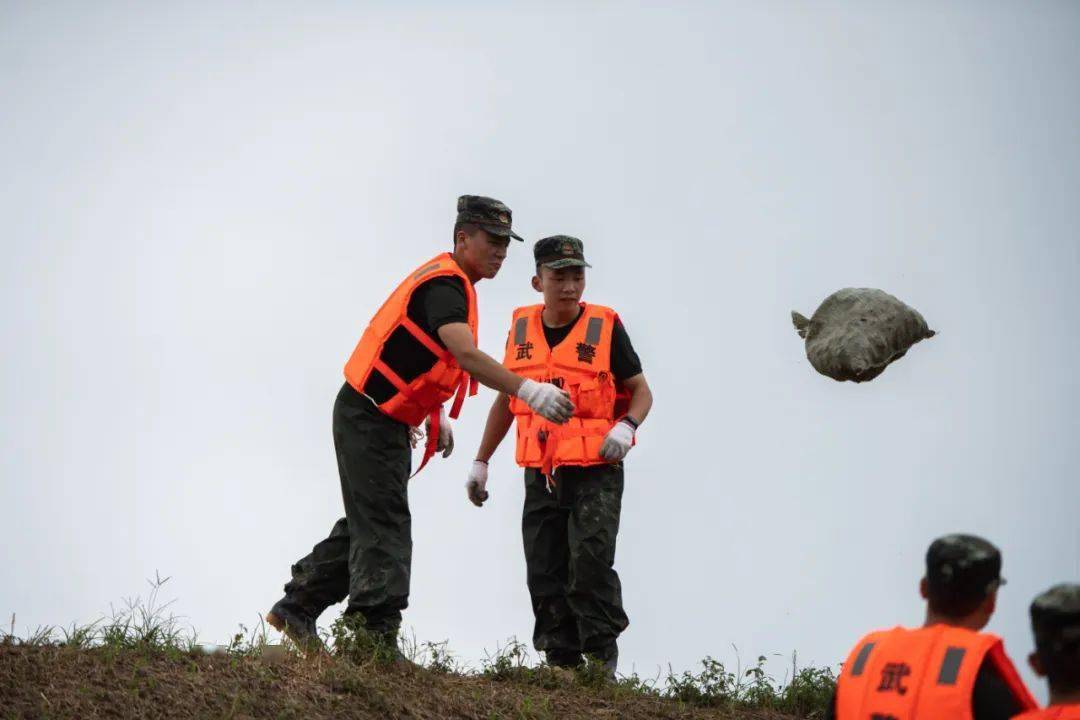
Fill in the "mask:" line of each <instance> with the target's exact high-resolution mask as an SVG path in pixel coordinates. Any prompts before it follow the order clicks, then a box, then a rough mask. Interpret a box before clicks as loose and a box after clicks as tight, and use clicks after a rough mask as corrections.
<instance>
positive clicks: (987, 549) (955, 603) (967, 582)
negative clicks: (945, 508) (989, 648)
mask: <svg viewBox="0 0 1080 720" xmlns="http://www.w3.org/2000/svg"><path fill="white" fill-rule="evenodd" d="M1004 584H1005V579H1004V578H1003V577H1001V551H1000V550H998V549H997V548H996V547H995V546H994V545H993V544H992V543H991V542H989V541H988V540H984V539H983V538H981V537H977V536H975V535H962V534H956V535H946V536H944V537H940V538H938V539H937V540H935V541H934V542H933V543H931V545H930V548H929V549H928V550H927V551H926V580H925V586H924V597H926V599H927V600H928V601H929V605H930V609H931V611H932V612H934V613H936V614H938V615H941V616H943V617H947V618H960V617H965V616H967V615H969V614H970V613H972V612H974V611H975V610H976V609H977V608H978V607H979V606H980V605H981V604H983V603H984V601H985V600H986V599H987V598H988V597H989V596H990V595H991V594H992V593H994V592H996V591H997V589H998V588H999V587H1001V586H1002V585H1004ZM990 612H993V609H992V608H991V609H990ZM989 619H990V618H989V615H987V620H989Z"/></svg>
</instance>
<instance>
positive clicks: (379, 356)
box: [345, 253, 479, 472]
mask: <svg viewBox="0 0 1080 720" xmlns="http://www.w3.org/2000/svg"><path fill="white" fill-rule="evenodd" d="M438 277H458V278H461V281H462V284H463V285H464V286H465V296H466V298H467V299H468V303H469V327H470V328H471V329H472V334H473V341H474V342H475V341H476V339H477V332H478V327H479V325H478V312H477V305H476V291H475V290H474V289H473V284H472V282H471V281H470V280H469V278H468V276H466V275H465V273H464V272H462V270H461V268H460V267H458V264H457V263H456V262H455V261H454V258H453V256H452V255H450V253H443V254H441V255H437V256H436V257H434V258H432V259H431V260H430V261H428V262H426V263H424V264H423V265H421V266H420V267H419V268H417V269H416V270H414V271H413V272H412V273H410V274H409V275H408V277H406V278H405V280H404V281H402V283H401V284H400V285H398V287H397V289H396V290H394V292H393V293H391V295H390V297H389V298H388V299H387V300H386V302H384V303H383V305H382V307H381V308H379V311H378V312H377V313H375V317H374V318H372V320H371V322H370V323H369V324H368V326H367V329H366V330H364V334H363V336H362V337H361V338H360V342H359V343H357V345H356V349H355V350H353V353H352V356H351V357H350V358H349V361H348V362H347V363H345V379H346V380H347V381H348V383H349V384H350V385H352V386H353V388H355V389H356V391H357V392H359V393H363V392H364V386H365V385H366V384H367V382H368V379H369V378H370V377H371V376H372V374H373V373H378V374H379V375H381V376H382V377H384V378H385V379H386V380H387V381H388V382H389V383H390V384H391V385H392V386H393V387H394V389H395V392H394V394H393V395H392V396H391V397H390V398H389V399H388V400H385V401H384V402H382V403H381V404H379V403H377V404H376V406H377V407H378V408H379V410H380V411H382V412H383V413H384V414H385V415H388V416H390V417H392V418H393V419H395V420H397V421H399V422H403V423H405V424H406V425H408V426H410V427H416V426H418V425H420V423H421V422H423V421H424V418H430V426H429V429H428V442H427V446H426V448H425V452H424V460H423V462H422V463H421V464H420V468H419V469H417V471H416V472H420V469H422V468H423V467H424V465H426V464H427V461H428V460H430V459H431V456H432V455H434V454H435V446H436V445H437V444H438V439H439V414H440V411H441V409H442V406H443V403H445V402H446V401H447V400H449V399H450V398H455V400H454V404H453V406H452V408H451V410H450V417H452V418H456V417H458V414H459V413H460V412H461V406H462V403H463V402H464V400H465V395H466V393H468V394H469V395H475V394H476V381H475V380H471V379H470V377H469V374H468V373H466V372H465V371H463V370H462V369H461V368H460V367H459V366H458V364H457V361H456V360H455V359H454V356H453V354H452V353H451V352H450V351H449V350H447V349H446V348H444V347H442V346H441V345H439V343H437V342H436V341H435V340H434V339H433V338H432V337H431V336H430V335H428V334H427V333H426V332H424V330H423V329H422V328H421V327H420V326H419V325H417V324H416V323H415V322H413V321H412V320H411V319H410V318H409V316H408V309H409V299H410V298H411V297H412V294H413V292H415V291H416V289H417V288H418V287H419V286H420V285H421V284H422V283H425V282H427V281H429V280H433V279H435V278H438ZM401 333H406V334H407V335H411V336H412V337H413V338H415V339H416V341H417V342H419V343H420V344H421V345H423V346H424V347H425V348H427V349H428V350H429V351H430V352H431V353H432V355H434V356H435V362H434V364H433V365H432V367H431V369H430V370H428V371H427V372H424V373H421V374H420V375H419V376H417V377H415V378H413V379H412V380H410V381H408V382H406V381H405V380H403V379H402V378H401V376H400V375H399V374H398V373H397V372H396V371H395V369H394V367H392V366H391V365H390V364H388V360H389V362H393V358H388V356H387V353H386V344H387V342H388V341H390V340H391V339H392V338H395V337H399V336H400V334H401ZM372 402H374V400H372Z"/></svg>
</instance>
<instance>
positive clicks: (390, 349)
mask: <svg viewBox="0 0 1080 720" xmlns="http://www.w3.org/2000/svg"><path fill="white" fill-rule="evenodd" d="M406 312H407V314H408V316H409V319H410V320H412V321H413V322H414V323H416V324H417V325H419V326H420V328H421V329H422V330H423V331H424V332H425V333H427V334H428V336H429V337H430V338H431V339H432V340H434V341H435V342H436V343H437V344H438V345H439V347H442V348H445V347H446V344H445V343H444V342H443V341H442V340H441V339H440V338H439V328H441V327H442V326H443V325H449V324H450V323H459V322H460V323H467V322H469V300H468V298H467V297H466V296H465V285H464V283H463V282H462V280H461V278H459V277H456V276H450V277H446V276H444V277H437V278H433V279H431V280H428V281H427V282H424V283H421V284H420V286H419V287H418V288H416V290H414V291H413V294H412V297H411V298H409V307H408V309H407V311H406ZM384 358H385V361H386V364H387V365H389V366H390V367H391V368H393V370H394V372H396V373H397V374H398V375H399V376H400V377H401V379H402V380H404V381H405V382H407V383H408V382H412V381H413V380H415V379H416V378H417V377H419V376H420V375H422V374H423V373H426V372H427V371H428V370H430V369H431V368H432V366H434V365H435V362H436V360H437V359H438V358H436V357H435V354H434V353H433V352H431V351H430V350H428V349H427V347H425V346H424V344H423V343H421V342H420V341H419V340H417V339H416V338H415V337H413V335H412V333H410V332H409V331H408V330H406V329H405V328H398V329H397V330H395V331H394V332H393V333H392V334H391V335H390V337H389V339H387V341H386V354H385V356H384ZM395 392H397V390H396V388H395V387H394V386H393V384H391V382H390V381H389V380H387V379H386V378H385V377H383V375H382V373H380V372H379V371H378V370H372V371H371V376H370V377H369V378H368V381H367V383H366V384H365V385H364V394H365V395H367V396H368V397H370V398H371V399H372V400H374V401H375V403H376V404H380V405H381V404H382V403H384V402H386V401H387V400H389V399H390V398H391V397H393V395H394V393H395Z"/></svg>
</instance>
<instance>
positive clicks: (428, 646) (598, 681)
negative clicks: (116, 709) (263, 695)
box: [0, 576, 836, 718]
mask: <svg viewBox="0 0 1080 720" xmlns="http://www.w3.org/2000/svg"><path fill="white" fill-rule="evenodd" d="M168 580H169V578H161V577H160V576H156V577H155V578H154V579H153V580H150V581H149V583H150V592H149V594H148V595H147V596H146V598H145V599H143V598H140V597H135V598H131V599H128V600H125V601H124V602H123V604H122V605H121V606H120V607H119V609H116V608H112V609H110V613H109V615H108V616H105V617H102V618H100V619H98V620H96V621H94V622H92V623H89V624H86V625H77V624H72V625H70V626H67V627H53V626H40V627H38V628H36V629H34V630H32V631H28V632H27V633H26V635H24V636H22V637H18V636H16V635H15V618H14V617H13V618H12V623H11V630H10V631H8V632H4V631H2V630H0V644H6V645H21V646H38V647H41V646H62V647H67V648H73V649H91V648H103V649H105V650H106V651H112V652H116V651H138V652H145V653H165V654H168V655H171V656H182V655H191V654H205V652H206V648H205V647H204V646H201V645H200V644H199V642H198V639H197V635H196V633H195V631H194V629H193V628H190V627H187V626H185V625H184V624H183V623H182V622H181V618H179V617H178V616H176V615H174V614H173V613H172V612H171V607H172V605H173V602H174V601H169V602H162V601H161V591H162V589H163V588H164V587H165V586H166V584H167V583H168ZM322 639H323V642H324V644H325V645H326V647H327V648H328V649H329V651H330V652H331V654H332V655H333V656H335V657H337V658H339V659H341V660H344V661H346V662H347V663H348V664H349V665H360V666H377V665H386V664H391V663H402V662H407V663H410V664H413V665H416V666H419V667H421V668H424V669H425V670H426V671H428V672H432V673H437V674H442V675H457V676H473V677H476V676H479V677H483V678H485V679H487V680H489V681H491V682H496V683H513V684H516V685H519V686H528V687H535V688H537V689H539V690H555V689H559V688H570V687H573V688H575V689H576V690H577V691H579V692H595V693H600V694H602V695H603V696H604V697H606V698H608V699H619V698H625V697H631V696H636V697H647V698H651V699H655V700H664V701H670V702H673V703H676V704H678V705H680V706H689V707H700V708H722V709H731V710H774V711H777V712H782V713H787V714H790V715H795V716H798V717H803V718H817V717H821V716H823V715H824V712H825V709H826V706H827V704H828V702H829V700H830V699H831V697H832V694H833V692H834V690H835V687H836V677H835V675H834V673H833V671H832V670H831V669H830V668H819V667H802V668H800V667H798V663H797V657H796V656H794V655H793V656H792V664H791V668H790V670H789V671H788V672H786V673H785V677H784V678H782V679H780V680H777V679H775V678H773V677H772V676H770V675H769V674H768V672H767V670H766V657H765V656H759V657H758V658H757V662H756V663H755V664H754V665H753V666H751V667H750V668H748V669H746V670H743V669H742V668H741V664H738V665H737V667H736V668H735V669H734V670H731V669H729V668H727V667H726V666H725V665H724V664H723V663H722V662H720V661H719V660H716V659H714V658H712V657H706V658H705V659H704V660H702V661H701V669H700V670H699V671H696V672H693V671H690V670H686V671H683V672H680V673H676V672H675V671H674V670H672V669H671V667H670V666H669V668H668V672H667V674H666V676H662V674H658V675H657V676H656V677H655V678H645V679H643V678H641V677H639V676H638V675H637V673H633V674H631V675H622V676H620V677H619V678H618V679H617V680H615V681H614V682H612V681H610V680H608V679H607V677H606V676H605V674H604V671H603V668H602V665H601V663H598V662H593V661H587V662H586V663H584V664H583V665H581V666H580V667H578V668H576V669H574V670H566V669H562V668H554V667H551V666H548V665H546V664H544V663H541V662H538V661H535V660H534V659H533V657H532V656H531V654H530V652H529V648H528V647H527V646H526V645H525V644H524V643H522V642H519V641H517V640H516V639H511V640H509V641H508V642H507V644H506V645H504V646H500V647H497V648H496V650H495V652H493V653H487V654H486V655H485V657H484V659H483V660H482V661H481V663H480V666H479V668H472V667H470V666H468V665H465V664H463V663H461V662H460V661H459V660H458V659H457V658H456V657H455V656H454V654H453V653H452V652H451V650H450V649H449V643H448V641H445V640H444V641H442V642H422V643H421V642H418V641H417V640H416V638H415V636H413V637H408V636H402V637H401V638H399V647H400V652H399V650H398V647H392V646H391V647H388V646H387V645H386V644H385V643H383V642H380V640H379V639H378V638H377V637H376V636H372V635H370V634H369V633H367V632H366V630H365V629H364V627H363V623H362V620H361V619H359V618H358V617H356V616H351V617H341V618H339V619H338V620H336V621H335V622H334V623H333V625H332V626H331V628H330V631H329V632H328V633H324V634H323V637H322ZM269 644H270V643H269V639H268V634H267V628H266V626H265V624H264V623H263V622H262V621H261V619H260V621H259V623H258V624H257V625H255V626H254V627H253V628H252V629H250V630H249V629H248V628H247V627H246V626H244V625H241V626H240V628H239V631H238V632H237V633H236V634H235V635H234V636H233V637H232V639H231V640H230V642H229V643H228V645H226V646H217V647H216V649H215V651H214V652H215V653H216V654H219V655H223V656H225V657H227V658H230V659H231V660H232V661H234V662H240V661H242V660H244V659H246V658H251V657H258V656H259V655H260V654H262V653H263V651H264V650H265V649H266V647H267V646H268V645H269ZM286 644H288V643H287V641H286ZM289 647H290V652H292V653H299V650H298V649H296V648H292V647H291V646H289ZM736 657H738V652H737V650H736ZM325 673H326V677H325V681H326V682H327V683H328V684H330V685H331V686H333V687H340V689H341V690H343V691H348V692H351V693H355V694H358V695H361V696H371V697H375V693H373V692H372V691H371V689H370V688H368V687H366V686H364V687H361V686H360V685H363V684H364V683H365V682H367V681H366V680H364V679H363V677H362V676H358V675H356V674H350V673H349V672H347V669H345V670H343V669H342V668H340V667H339V668H335V666H334V665H333V664H330V665H328V666H327V667H326V669H325ZM357 683H360V685H357ZM546 703H549V701H548V700H546V699H544V698H543V697H542V696H539V697H537V698H532V697H531V696H529V695H526V696H525V698H524V700H523V701H522V706H521V707H520V708H519V712H520V717H523V718H544V717H549V716H550V712H551V708H550V705H549V704H546Z"/></svg>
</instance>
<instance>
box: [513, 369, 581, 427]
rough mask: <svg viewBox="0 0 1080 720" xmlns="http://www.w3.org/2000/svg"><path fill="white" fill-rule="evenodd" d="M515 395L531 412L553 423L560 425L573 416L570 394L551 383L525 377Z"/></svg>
mask: <svg viewBox="0 0 1080 720" xmlns="http://www.w3.org/2000/svg"><path fill="white" fill-rule="evenodd" d="M517 396H518V397H519V398H521V399H522V401H524V403H525V404H526V405H528V406H529V407H530V408H532V409H533V412H536V413H537V414H539V415H541V416H543V417H544V418H546V419H548V420H550V421H551V422H553V423H558V424H559V425H562V424H564V423H565V422H566V421H567V420H569V419H570V418H572V417H573V416H574V403H572V402H570V396H569V395H568V394H567V393H566V392H565V391H563V390H561V389H559V388H557V387H555V386H554V385H552V384H551V383H538V382H536V381H535V380H529V379H526V380H525V382H523V383H521V387H519V388H518V391H517Z"/></svg>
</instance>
